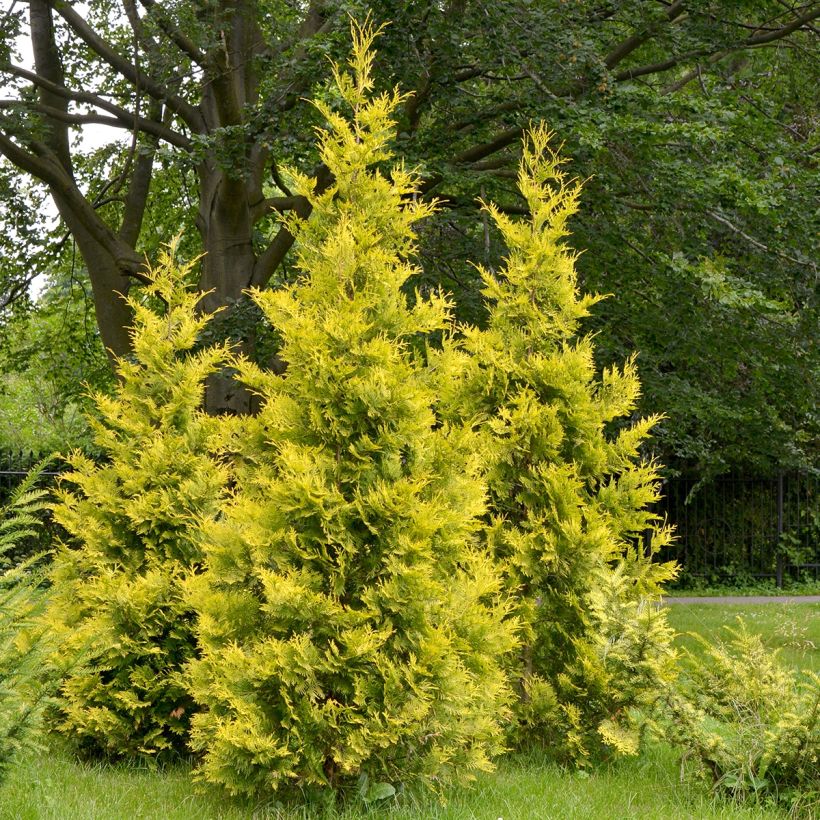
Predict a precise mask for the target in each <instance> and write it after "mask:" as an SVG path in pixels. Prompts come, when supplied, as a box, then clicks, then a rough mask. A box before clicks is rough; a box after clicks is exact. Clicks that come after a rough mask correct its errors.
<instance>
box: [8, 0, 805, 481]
mask: <svg viewBox="0 0 820 820" xmlns="http://www.w3.org/2000/svg"><path fill="white" fill-rule="evenodd" d="M371 5H372V8H373V12H374V16H375V18H376V19H377V20H380V21H381V20H392V21H393V24H392V25H391V26H390V28H389V29H388V31H387V32H386V34H385V38H384V41H383V44H382V50H381V52H380V61H381V65H380V66H379V73H380V75H381V76H382V77H383V78H384V80H383V81H384V83H385V85H388V84H391V83H395V82H398V83H400V84H401V86H402V87H403V88H404V89H406V90H411V91H413V92H414V95H413V97H411V98H410V99H408V101H407V102H406V104H405V108H404V111H403V116H402V118H401V120H400V123H399V126H398V131H399V134H398V136H399V138H400V140H401V150H402V151H403V152H404V153H405V154H406V155H407V157H408V159H409V161H411V162H418V163H419V164H420V165H421V166H422V167H423V170H424V174H425V182H424V184H423V188H424V194H425V195H427V196H433V195H437V196H439V197H441V198H442V199H443V201H444V202H445V203H446V205H447V209H446V210H445V212H444V213H442V214H441V215H440V216H439V218H438V219H436V220H435V221H433V222H431V224H430V225H429V226H428V227H427V229H426V230H425V232H424V236H423V237H422V254H423V261H425V262H426V260H428V259H430V260H432V259H435V260H436V262H435V264H430V265H428V264H425V265H423V267H425V268H426V269H427V271H428V273H427V276H426V280H425V281H424V282H422V284H427V283H429V284H438V283H443V284H444V285H445V287H447V289H449V290H452V291H454V292H455V293H456V295H457V300H458V306H459V311H460V314H461V315H462V317H464V318H471V319H476V318H480V316H481V307H480V298H479V297H478V289H479V288H478V284H477V280H476V277H475V274H474V272H473V270H472V268H471V267H470V266H469V265H467V264H465V260H466V259H469V258H475V257H476V256H481V254H480V253H478V254H477V253H476V248H481V249H483V258H482V259H481V260H480V261H483V262H484V263H485V264H488V265H490V266H495V265H497V261H498V260H497V256H498V254H499V252H500V242H499V241H498V237H497V236H496V234H495V232H494V229H493V228H492V225H491V224H489V221H488V222H487V223H486V224H485V225H483V226H482V225H481V224H480V223H479V224H478V227H476V220H475V199H476V197H477V196H478V195H480V194H481V193H482V191H483V192H484V193H485V195H486V196H488V197H492V198H493V199H494V200H495V201H497V202H499V203H501V206H502V208H504V209H505V210H507V211H510V212H521V211H524V210H525V209H526V203H524V202H523V200H521V198H520V197H519V196H518V194H517V193H516V191H515V188H514V181H513V177H514V164H515V161H516V154H517V150H518V149H517V145H518V140H519V137H520V135H521V133H522V130H523V129H524V128H525V127H526V125H527V123H528V122H529V120H530V119H535V118H538V119H542V120H545V121H546V122H548V123H549V124H550V126H551V127H552V128H554V129H555V130H556V132H557V133H558V135H559V138H562V139H565V140H566V141H567V148H568V151H569V152H570V153H571V154H572V155H573V156H574V157H575V158H576V165H577V168H578V173H579V174H580V175H582V176H591V177H592V182H591V183H590V185H589V186H588V192H589V196H588V198H587V203H588V204H587V206H586V207H585V209H584V211H583V213H582V214H581V215H580V217H579V218H578V219H577V221H576V225H575V232H576V244H577V245H578V246H579V247H586V248H589V250H590V253H589V254H588V255H587V256H586V257H585V258H584V259H582V260H581V262H580V266H579V267H580V272H581V275H582V278H583V280H584V284H585V285H586V286H587V287H588V288H590V289H595V290H601V291H602V292H604V293H609V292H617V294H618V300H610V301H609V302H605V303H603V304H602V306H601V308H600V309H599V311H598V313H597V314H596V315H597V318H596V319H595V321H596V323H597V325H598V326H599V327H602V328H604V329H605V333H604V334H603V336H602V339H601V343H600V344H599V346H598V350H599V356H600V358H601V361H602V363H606V362H609V361H611V360H615V359H620V358H622V354H623V353H624V351H626V350H633V349H635V348H638V349H640V350H641V354H642V356H641V359H640V360H639V367H640V368H641V371H642V374H643V381H644V385H645V398H644V400H643V402H644V404H643V408H642V409H644V410H647V411H653V410H657V409H662V410H668V411H670V414H671V415H670V422H669V423H668V424H666V425H665V426H663V427H662V428H661V429H660V430H659V434H660V436H661V446H663V447H664V449H665V450H666V451H667V452H670V451H671V452H673V453H675V454H676V455H677V462H678V463H679V465H680V466H681V467H685V466H687V465H690V466H691V465H694V466H696V467H698V469H701V470H711V471H719V470H722V469H725V467H726V466H727V465H729V464H737V463H738V462H740V461H743V460H745V461H746V462H747V463H748V464H751V465H753V466H756V467H761V468H772V467H776V466H782V465H794V464H801V463H802V464H805V463H807V462H809V461H810V460H811V458H812V455H811V452H812V451H811V447H812V446H816V445H813V444H812V442H813V441H815V440H816V435H817V419H816V417H815V416H814V415H813V412H812V410H811V408H812V407H813V406H814V404H815V401H814V399H815V398H816V396H814V394H813V391H812V388H811V385H812V384H814V383H816V380H815V378H814V377H815V376H816V374H817V359H818V354H817V345H816V343H815V342H814V340H815V338H816V332H815V328H816V322H817V305H816V286H815V278H814V277H815V276H816V267H815V263H814V262H813V261H812V260H813V259H815V258H816V244H815V243H816V232H815V231H812V230H811V226H810V219H811V213H812V208H811V206H810V205H809V204H808V203H810V202H811V200H812V197H813V196H814V195H815V192H816V190H817V187H816V185H817V183H816V175H815V177H812V172H813V171H814V170H815V166H816V147H817V145H816V110H815V107H814V104H813V99H814V98H813V87H812V81H811V78H812V76H813V56H814V53H813V51H812V46H813V45H814V44H815V40H816V28H815V21H816V20H817V18H818V17H820V4H818V3H816V2H809V3H803V4H795V5H789V4H787V3H783V2H782V0H763V2H758V1H757V0H748V2H737V3H732V4H730V5H727V4H726V3H721V2H718V1H717V0H697V1H696V0H675V2H665V1H664V0H657V1H653V2H625V3H600V2H592V0H589V1H587V0H582V2H576V3H561V2H558V0H546V1H545V2H542V3H527V2H523V0H502V2H495V3H484V2H478V0H451V2H447V3H433V2H418V3H410V4H398V3H393V2H375V3H373V4H371ZM345 12H351V13H353V14H359V15H360V14H362V13H363V9H362V7H361V4H359V3H358V2H354V1H353V0H350V1H349V2H343V1H342V0H326V1H325V2H318V1H317V2H311V3H308V4H306V5H304V6H302V5H293V4H290V3H286V2H275V1H274V0H231V1H230V2H229V1H228V0H207V1H206V0H197V2H194V3H188V2H185V3H182V2H171V3H161V4H160V3H157V2H155V0H122V3H121V4H120V3H114V2H104V3H94V4H91V5H90V7H89V10H88V12H87V13H84V12H83V11H82V7H78V6H73V5H71V4H65V3H58V2H56V0H27V1H26V2H18V3H14V4H12V6H11V7H10V9H9V10H8V11H7V12H6V14H5V15H4V16H3V17H2V18H0V20H2V23H0V25H2V27H3V35H4V42H5V47H4V50H3V54H2V55H0V59H2V75H3V81H4V82H5V84H6V88H7V98H6V99H5V100H3V101H2V116H0V152H2V153H3V154H4V155H5V157H6V158H7V160H8V161H9V163H10V164H11V165H12V166H14V168H16V169H18V172H21V173H25V174H27V175H29V176H30V177H31V178H33V179H36V180H40V181H41V182H42V183H44V184H45V185H46V186H47V188H48V190H49V192H50V194H51V196H52V197H53V198H54V200H55V202H56V203H57V206H58V208H59V210H60V214H61V217H62V219H63V221H64V222H65V224H66V226H67V227H68V229H69V231H70V232H71V235H72V237H73V239H74V240H75V241H76V243H77V246H78V247H79V249H80V251H81V254H82V256H83V258H84V260H85V264H86V267H87V269H88V274H89V277H90V281H91V285H92V287H93V292H94V301H95V307H96V311H97V317H98V320H99V324H100V332H101V335H102V339H103V342H104V344H105V346H106V347H108V348H110V349H112V350H113V351H114V352H116V353H122V352H124V351H125V350H127V348H128V337H127V333H126V332H125V330H124V329H125V328H126V327H127V326H128V324H129V319H128V315H127V314H128V310H127V306H126V305H125V304H124V303H123V302H122V300H121V299H120V298H119V296H118V295H117V293H118V292H124V291H126V290H127V288H128V285H129V282H130V281H131V280H132V279H133V278H135V277H139V276H140V269H141V265H142V253H143V252H144V251H147V252H148V253H149V255H151V254H153V252H154V250H155V247H156V241H155V238H154V233H153V229H154V228H155V227H158V226H159V227H161V226H163V225H167V224H168V223H169V222H171V223H174V228H173V229H172V230H167V231H165V232H164V236H168V235H171V234H172V233H175V232H176V230H177V227H178V226H179V225H180V224H185V223H192V222H195V223H196V225H197V229H198V232H199V242H198V243H197V244H198V248H199V249H202V250H206V251H207V252H208V255H207V256H206V257H205V261H204V263H203V265H202V268H201V271H200V273H199V284H200V287H201V288H202V289H204V290H207V289H209V288H214V293H213V295H212V296H210V297H209V298H208V303H207V307H208V308H212V307H214V306H217V305H226V304H236V303H238V302H239V301H240V299H241V292H242V289H243V288H245V287H247V286H248V285H257V286H264V285H265V284H269V283H271V282H273V283H278V282H280V281H286V280H287V279H288V278H289V276H290V269H289V263H288V257H287V250H288V248H289V247H290V245H291V243H292V241H293V240H292V236H291V235H290V233H289V232H288V231H287V229H286V228H282V227H280V226H279V225H278V223H276V221H275V220H274V219H272V216H273V215H274V213H275V212H277V211H284V210H292V211H295V212H297V213H299V214H304V213H306V212H307V208H308V203H307V202H306V201H305V199H304V198H302V197H299V196H298V195H296V196H294V195H293V192H292V190H291V185H290V182H289V180H288V179H287V177H285V176H283V174H282V173H280V168H281V166H282V165H283V164H285V163H295V164H296V165H298V166H299V167H301V168H302V170H303V171H305V172H308V173H311V174H313V175H314V176H315V178H317V179H318V180H319V182H320V184H327V182H328V180H327V176H326V171H325V169H324V168H323V167H322V164H321V162H320V161H319V159H318V157H317V156H316V154H315V152H314V150H313V148H312V146H311V126H312V125H313V124H315V122H316V119H315V115H314V114H313V113H312V112H311V110H310V109H309V108H308V107H307V106H305V105H304V103H303V101H302V96H303V95H307V92H308V91H310V90H312V89H313V87H315V86H322V82H323V78H325V77H326V76H327V67H326V61H325V59H324V58H325V56H326V55H327V54H328V53H329V54H331V55H333V54H337V53H338V52H339V49H340V48H343V43H344V37H343V36H342V32H343V31H344V28H345ZM20 33H22V34H24V35H25V37H26V38H27V39H28V40H29V41H30V43H31V49H32V53H33V58H34V68H33V70H29V69H28V68H26V67H24V66H22V65H21V64H20V59H19V57H18V56H15V54H14V50H13V45H12V44H13V41H14V38H15V37H16V36H17V35H18V34H20ZM500 44H503V46H502V45H500ZM328 93H330V92H328ZM100 122H103V123H105V124H107V125H110V126H113V127H114V128H117V129H119V130H120V131H121V132H122V135H123V140H122V141H120V142H117V141H116V140H113V139H112V141H111V142H110V143H109V144H108V145H106V146H103V147H102V148H99V149H96V150H95V151H94V152H91V153H89V152H88V151H85V150H83V149H82V147H81V146H80V145H78V144H77V142H76V140H74V141H73V142H72V134H74V133H76V132H77V129H80V130H82V129H84V128H86V127H87V126H88V125H91V124H96V123H100ZM111 133H114V132H111ZM9 173H10V172H9ZM158 174H159V176H158ZM21 207H22V203H21ZM24 244H25V243H23V245H24ZM12 250H13V252H12V254H11V257H10V261H9V262H8V263H7V269H8V274H7V278H6V281H8V282H9V284H10V285H11V289H10V291H9V292H10V293H12V294H13V293H15V292H16V293H18V294H19V293H21V292H24V290H25V288H21V287H20V282H21V277H22V280H25V278H26V276H27V275H28V274H27V271H28V267H27V266H26V265H25V264H19V263H18V262H17V261H15V260H19V258H20V254H23V255H24V256H25V258H31V255H32V253H33V252H34V249H33V246H32V247H31V248H28V249H26V248H25V247H22V248H21V249H20V252H19V253H18V252H17V251H16V250H14V249H12ZM15 283H16V285H15ZM231 322H233V324H231ZM227 325H228V326H227V330H228V331H229V332H231V333H232V334H233V335H235V336H238V337H240V338H242V337H247V336H249V334H248V332H247V331H246V330H245V329H243V327H242V322H241V316H240V318H238V319H236V320H232V319H229V320H228V321H227ZM246 347H247V348H248V349H249V350H252V347H253V341H252V339H250V338H247V339H246ZM229 392H230V391H229V389H228V387H227V386H226V384H225V383H223V384H222V385H221V387H217V386H213V387H212V389H211V391H210V395H211V397H212V400H211V406H212V407H214V408H216V407H225V406H234V407H235V408H237V409H241V407H242V406H247V403H248V397H247V396H245V395H241V396H240V395H234V396H229V395H228V393H229Z"/></svg>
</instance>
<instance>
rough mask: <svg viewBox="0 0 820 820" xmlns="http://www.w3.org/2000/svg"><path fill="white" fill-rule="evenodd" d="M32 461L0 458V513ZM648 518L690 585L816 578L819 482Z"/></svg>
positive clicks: (688, 481) (696, 487)
mask: <svg viewBox="0 0 820 820" xmlns="http://www.w3.org/2000/svg"><path fill="white" fill-rule="evenodd" d="M39 458H40V456H39V455H37V454H36V453H32V452H19V451H18V452H13V453H10V452H3V451H0V505H2V504H3V503H5V502H6V501H7V500H8V498H9V496H10V494H11V492H12V490H13V489H14V487H16V486H17V485H18V484H19V482H20V481H22V479H23V477H24V476H25V475H26V474H27V473H28V471H29V470H30V469H31V468H32V467H33V466H34V465H35V464H36V463H37V461H38V460H39ZM59 472H60V467H59V465H56V464H53V465H49V467H48V469H47V470H46V471H45V474H44V477H45V479H46V481H48V482H53V481H54V480H55V478H56V476H57V475H59ZM656 511H657V512H658V513H659V514H660V515H661V516H664V517H665V518H666V519H667V520H668V521H669V522H670V523H671V524H673V525H674V526H675V531H676V539H675V541H674V542H673V544H672V545H671V546H670V547H668V548H665V549H664V550H662V551H661V553H660V554H659V556H658V557H659V559H660V560H669V559H675V560H677V561H678V563H680V564H681V565H682V567H683V569H684V571H685V573H686V574H687V575H689V576H691V577H693V578H705V579H708V580H716V579H725V580H729V579H731V578H737V577H739V576H751V577H756V578H774V579H775V580H776V581H777V584H778V585H779V586H780V585H782V583H783V580H784V578H788V577H790V576H792V577H793V576H797V575H801V574H803V575H805V574H808V575H809V576H811V577H814V578H815V579H818V578H820V480H818V477H817V476H816V475H814V474H807V473H790V474H781V475H779V476H776V477H775V478H760V477H749V476H742V475H729V476H723V477H721V478H718V479H715V480H713V481H710V482H708V483H702V482H701V481H700V480H699V479H697V478H673V479H667V480H666V481H664V486H663V498H662V499H661V501H660V503H659V504H658V505H657V508H656Z"/></svg>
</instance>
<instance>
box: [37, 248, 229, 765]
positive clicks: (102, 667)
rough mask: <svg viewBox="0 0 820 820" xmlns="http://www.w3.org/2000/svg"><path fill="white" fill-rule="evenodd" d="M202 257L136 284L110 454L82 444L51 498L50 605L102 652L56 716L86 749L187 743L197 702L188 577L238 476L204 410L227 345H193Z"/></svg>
mask: <svg viewBox="0 0 820 820" xmlns="http://www.w3.org/2000/svg"><path fill="white" fill-rule="evenodd" d="M190 268H191V264H187V265H179V264H178V263H177V262H175V260H174V258H173V247H171V248H169V249H168V250H167V251H166V252H165V253H164V254H163V256H162V258H161V260H160V264H159V265H158V267H157V268H156V269H155V270H153V271H152V272H151V273H150V276H149V279H150V281H149V283H148V284H147V285H146V286H145V287H144V288H142V290H141V294H140V296H139V297H137V296H129V302H130V304H131V306H132V308H133V309H134V314H135V322H134V327H133V331H132V336H133V342H134V353H133V356H132V357H130V358H127V359H121V360H120V361H119V362H118V364H117V372H118V375H119V381H118V383H117V385H116V388H115V390H114V394H113V396H105V395H97V396H95V397H94V402H95V405H96V410H97V416H96V417H95V418H92V419H90V422H91V425H92V428H93V432H94V444H95V446H96V448H98V450H99V451H100V452H101V453H102V454H103V460H102V461H100V462H95V461H92V460H91V459H89V458H87V457H86V456H84V455H83V454H81V453H79V452H77V453H74V454H73V455H71V456H70V457H69V458H68V461H69V463H70V466H71V468H72V470H71V472H70V473H68V474H66V476H65V477H64V479H63V480H62V482H61V485H60V489H59V490H58V491H57V493H56V495H57V501H56V503H55V505H54V508H53V511H54V517H55V519H56V520H57V522H58V523H59V524H60V525H62V527H63V528H64V529H65V530H66V532H67V537H66V540H65V542H64V543H61V544H60V545H59V546H58V549H57V552H56V555H55V559H54V564H53V568H52V572H51V581H52V583H53V587H54V589H53V599H52V602H51V604H50V608H49V612H48V618H49V621H50V622H51V623H52V624H53V628H54V629H56V631H57V634H58V636H59V638H60V642H61V646H62V648H63V651H68V652H71V651H74V650H75V649H76V648H78V647H87V648H89V649H90V651H92V652H93V656H94V657H93V659H92V660H91V661H89V663H88V664H87V666H86V667H85V668H84V669H83V670H82V671H80V672H78V673H76V674H72V675H69V676H68V678H67V680H66V681H65V683H64V685H63V687H62V690H61V699H60V709H59V718H58V721H57V726H58V728H59V729H60V730H61V731H63V732H65V734H66V735H68V736H69V737H70V738H72V739H73V740H74V741H76V743H77V745H78V746H79V748H80V749H81V750H83V751H86V752H89V753H94V754H102V755H105V756H109V757H114V758H116V757H131V758H135V757H136V758H142V759H144V760H157V759H162V758H167V757H169V756H172V755H174V754H176V753H178V752H182V751H184V750H185V749H186V742H187V735H188V727H189V721H190V717H191V711H192V708H193V702H192V700H191V698H190V696H189V695H188V694H187V692H186V691H185V688H184V686H183V685H182V683H181V682H180V681H179V679H178V677H177V673H178V672H179V670H180V668H181V666H182V665H183V664H184V663H186V662H187V661H189V660H190V659H191V658H192V657H193V655H194V652H195V646H196V641H195V637H194V628H193V627H194V615H193V613H192V611H191V609H190V607H189V606H188V604H187V603H186V601H185V600H184V597H183V595H182V583H183V581H184V580H185V579H186V578H187V577H188V576H189V575H191V574H192V573H194V572H196V571H197V569H198V568H199V566H200V563H201V555H200V548H199V545H198V543H197V536H198V532H199V529H200V526H201V521H202V520H203V519H208V518H209V517H212V516H214V515H215V514H216V512H217V509H218V502H219V498H220V495H221V494H222V493H223V492H224V488H225V486H226V484H227V481H228V475H227V469H226V467H225V466H224V465H223V464H222V463H221V461H220V460H219V458H218V457H217V456H218V454H217V452H216V449H215V448H216V441H217V438H216V432H217V426H218V424H219V419H217V418H212V417H209V416H207V415H205V414H204V413H203V412H202V411H201V410H200V406H201V404H202V399H203V389H204V383H205V380H206V379H207V377H208V375H209V374H211V373H212V372H214V371H215V369H216V368H217V367H219V366H221V364H222V363H223V362H224V360H225V358H226V355H227V351H226V350H225V349H224V348H220V347H215V346H214V347H207V348H203V349H200V350H195V345H196V343H197V338H198V336H199V334H200V332H201V331H202V329H203V328H204V327H205V325H206V323H207V322H208V319H209V317H208V316H207V315H202V314H200V313H197V310H196V305H197V301H198V297H197V296H195V295H194V294H192V293H190V292H188V291H187V290H186V288H185V281H186V277H187V276H188V275H189V273H190Z"/></svg>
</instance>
